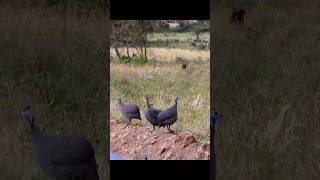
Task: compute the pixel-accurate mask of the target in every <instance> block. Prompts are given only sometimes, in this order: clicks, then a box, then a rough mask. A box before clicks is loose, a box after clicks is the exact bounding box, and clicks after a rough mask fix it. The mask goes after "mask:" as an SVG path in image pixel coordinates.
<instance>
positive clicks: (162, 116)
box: [158, 96, 180, 131]
mask: <svg viewBox="0 0 320 180" xmlns="http://www.w3.org/2000/svg"><path fill="white" fill-rule="evenodd" d="M179 99H180V97H179V96H176V97H175V99H174V102H175V104H174V105H173V106H172V107H170V108H168V109H166V110H164V111H162V112H160V113H159V115H158V125H159V128H160V127H165V126H167V128H168V130H169V131H170V126H171V125H172V124H173V123H175V122H176V121H177V119H178V109H177V106H178V100H179Z"/></svg>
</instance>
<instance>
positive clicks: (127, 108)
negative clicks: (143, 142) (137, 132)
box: [117, 96, 142, 125]
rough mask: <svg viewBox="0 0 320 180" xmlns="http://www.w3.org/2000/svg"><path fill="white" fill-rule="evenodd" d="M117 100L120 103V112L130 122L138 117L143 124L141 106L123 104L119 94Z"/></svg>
mask: <svg viewBox="0 0 320 180" xmlns="http://www.w3.org/2000/svg"><path fill="white" fill-rule="evenodd" d="M117 100H118V103H119V109H120V112H121V113H122V115H123V116H124V117H126V118H127V119H128V120H129V124H131V120H132V119H138V120H140V125H141V120H142V119H141V114H140V109H139V107H138V106H137V105H136V104H123V103H122V101H121V97H120V96H117Z"/></svg>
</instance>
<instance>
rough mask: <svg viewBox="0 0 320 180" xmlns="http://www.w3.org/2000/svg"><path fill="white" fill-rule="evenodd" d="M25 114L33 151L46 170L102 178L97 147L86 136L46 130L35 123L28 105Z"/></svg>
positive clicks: (95, 179) (59, 174)
mask: <svg viewBox="0 0 320 180" xmlns="http://www.w3.org/2000/svg"><path fill="white" fill-rule="evenodd" d="M22 117H23V118H24V119H25V120H26V121H27V123H28V125H29V126H30V129H31V139H32V145H33V148H34V152H35V155H36V157H37V160H38V162H39V165H40V167H41V169H42V170H43V171H45V172H46V173H47V174H48V175H50V176H51V177H54V178H56V179H87V180H99V175H98V172H97V169H98V165H97V163H96V159H95V153H94V149H93V147H92V145H91V144H90V143H89V142H88V141H87V140H86V139H85V138H84V137H82V136H81V135H78V134H64V135H47V134H45V133H43V132H42V131H41V130H40V129H39V128H38V127H36V126H35V124H34V117H33V115H32V112H31V110H30V107H29V106H28V107H26V108H25V110H24V111H23V113H22Z"/></svg>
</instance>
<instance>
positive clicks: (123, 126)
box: [110, 120, 210, 160]
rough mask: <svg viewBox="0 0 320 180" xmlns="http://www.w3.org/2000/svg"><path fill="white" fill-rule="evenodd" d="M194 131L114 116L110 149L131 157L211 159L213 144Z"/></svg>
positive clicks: (132, 158)
mask: <svg viewBox="0 0 320 180" xmlns="http://www.w3.org/2000/svg"><path fill="white" fill-rule="evenodd" d="M196 139H197V138H196V137H195V136H194V135H193V134H191V133H180V134H175V133H169V132H163V131H158V129H156V130H152V129H151V128H149V127H141V126H129V125H127V123H126V122H120V121H116V120H111V122H110V150H111V152H113V153H115V154H117V155H120V156H121V157H124V158H126V159H129V160H144V159H145V157H147V158H148V160H209V159H210V144H209V143H199V142H197V140H196Z"/></svg>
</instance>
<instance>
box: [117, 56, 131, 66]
mask: <svg viewBox="0 0 320 180" xmlns="http://www.w3.org/2000/svg"><path fill="white" fill-rule="evenodd" d="M129 62H130V59H129V57H128V56H121V58H120V59H119V63H120V64H126V63H129Z"/></svg>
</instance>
